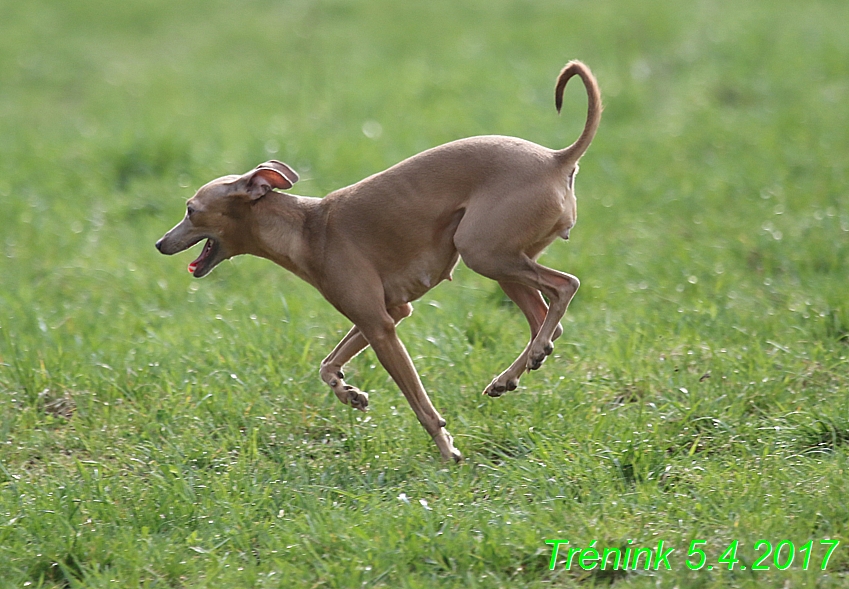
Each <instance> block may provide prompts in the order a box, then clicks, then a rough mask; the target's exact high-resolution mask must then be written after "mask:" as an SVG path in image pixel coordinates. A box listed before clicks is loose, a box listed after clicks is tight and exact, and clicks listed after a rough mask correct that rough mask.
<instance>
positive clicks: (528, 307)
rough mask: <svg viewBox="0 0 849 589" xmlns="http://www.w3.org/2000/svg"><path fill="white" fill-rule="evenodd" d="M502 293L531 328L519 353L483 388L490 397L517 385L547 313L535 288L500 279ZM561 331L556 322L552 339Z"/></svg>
mask: <svg viewBox="0 0 849 589" xmlns="http://www.w3.org/2000/svg"><path fill="white" fill-rule="evenodd" d="M498 284H499V285H500V286H501V289H502V290H503V291H504V293H505V294H506V295H507V296H508V297H510V299H511V300H512V301H513V302H514V303H516V306H518V307H519V309H521V311H522V313H524V315H525V318H526V319H527V320H528V325H529V326H530V328H531V339H530V341H529V342H528V345H527V346H525V349H524V351H523V352H522V353H521V354H519V357H518V358H516V360H515V361H514V362H513V364H511V365H510V367H509V368H507V370H505V371H504V372H502V373H501V374H499V375H498V376H497V377H495V379H493V381H492V382H491V383H490V384H489V386H487V387H486V389H484V392H483V394H485V395H489V396H490V397H500V396H501V395H502V394H503V393H504V392H505V391H512V390H514V389H515V388H516V387H517V386H518V385H519V379H520V378H521V376H522V374H524V372H525V371H526V370H527V365H528V351H529V350H530V349H531V343H532V342H533V341H534V338H535V337H536V335H537V334H538V333H539V330H540V328H541V327H542V324H543V322H544V321H545V316H546V314H547V313H548V305H547V304H546V303H545V300H543V298H542V295H541V294H540V292H539V291H538V290H536V289H535V288H531V287H529V286H525V285H524V284H519V283H518V282H506V281H502V282H499V283H498ZM562 333H563V328H562V327H561V326H560V325H559V324H558V325H557V327H556V328H555V330H554V337H553V339H557V338H558V337H560V335H561V334H562Z"/></svg>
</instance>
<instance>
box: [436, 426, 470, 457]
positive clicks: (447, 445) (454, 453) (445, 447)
mask: <svg viewBox="0 0 849 589" xmlns="http://www.w3.org/2000/svg"><path fill="white" fill-rule="evenodd" d="M433 441H434V442H436V446H437V447H438V448H439V453H440V454H441V455H442V459H443V460H445V461H446V462H447V461H453V462H454V463H459V462H461V461H462V460H463V455H462V454H461V453H460V451H459V450H458V449H457V448H455V447H454V438H453V437H452V436H451V434H449V433H448V431H447V430H446V429H445V428H444V427H443V428H440V429H439V432H438V433H437V434H436V435H435V436H433Z"/></svg>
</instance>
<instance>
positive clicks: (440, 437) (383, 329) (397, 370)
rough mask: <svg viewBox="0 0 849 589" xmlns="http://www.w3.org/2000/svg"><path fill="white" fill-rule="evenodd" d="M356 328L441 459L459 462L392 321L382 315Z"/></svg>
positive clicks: (455, 451) (440, 418)
mask: <svg viewBox="0 0 849 589" xmlns="http://www.w3.org/2000/svg"><path fill="white" fill-rule="evenodd" d="M358 326H359V328H360V331H361V332H362V334H363V335H364V336H365V338H366V340H367V341H368V342H369V344H371V347H372V349H373V350H374V352H375V354H376V355H377V359H378V360H380V363H381V364H382V365H383V367H384V368H385V369H386V371H387V372H388V373H389V375H390V376H391V377H392V379H393V380H394V381H395V383H396V384H397V385H398V388H400V389H401V392H402V393H404V396H405V397H406V398H407V402H409V403H410V406H411V407H412V408H413V411H415V413H416V417H418V419H419V422H420V423H421V424H422V425H423V426H424V428H425V430H426V431H427V433H429V434H430V436H431V437H432V438H433V441H434V442H436V445H437V447H438V448H439V452H440V454H442V458H443V459H445V460H453V461H455V462H459V461H460V460H462V458H463V456H462V455H461V454H460V452H459V450H457V449H456V448H455V447H454V439H453V438H452V437H451V434H449V433H448V431H447V430H446V429H445V419H443V418H442V416H441V415H440V414H439V412H438V411H437V410H436V408H435V407H434V406H433V403H431V401H430V398H429V397H428V396H427V393H426V392H425V389H424V386H423V385H422V382H421V380H420V379H419V375H418V374H417V373H416V368H415V366H413V361H412V359H411V358H410V355H409V354H408V353H407V349H406V348H405V347H404V344H403V343H401V340H400V339H398V336H397V334H396V332H395V321H393V319H392V317H390V316H389V314H388V313H386V312H384V314H383V315H382V316H381V317H379V318H375V320H373V321H366V322H360V323H358Z"/></svg>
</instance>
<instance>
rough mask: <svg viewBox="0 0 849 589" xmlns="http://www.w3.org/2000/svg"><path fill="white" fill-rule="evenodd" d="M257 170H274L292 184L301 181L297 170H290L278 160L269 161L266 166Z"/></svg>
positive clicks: (259, 166) (260, 166)
mask: <svg viewBox="0 0 849 589" xmlns="http://www.w3.org/2000/svg"><path fill="white" fill-rule="evenodd" d="M257 168H271V169H272V170H277V171H278V172H280V173H281V174H283V176H285V177H286V179H287V180H289V182H291V183H292V184H294V183H295V182H297V181H298V180H299V177H298V173H297V172H296V171H295V170H293V169H292V168H290V167H289V165H288V164H284V163H283V162H279V161H277V160H268V161H267V162H265V163H264V164H260V165H258V166H257Z"/></svg>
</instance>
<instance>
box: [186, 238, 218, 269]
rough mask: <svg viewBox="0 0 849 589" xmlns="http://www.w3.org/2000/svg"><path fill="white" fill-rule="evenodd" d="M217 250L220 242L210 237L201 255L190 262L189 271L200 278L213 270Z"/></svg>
mask: <svg viewBox="0 0 849 589" xmlns="http://www.w3.org/2000/svg"><path fill="white" fill-rule="evenodd" d="M217 250H218V244H217V243H216V242H215V241H214V240H213V239H212V238H208V239H207V240H206V243H205V244H204V245H203V250H202V251H201V252H200V255H199V256H198V257H197V259H195V260H194V261H193V262H192V263H190V264H189V272H191V273H192V274H193V275H194V276H195V278H200V277H201V276H204V275H205V274H206V273H207V272H209V271H210V270H212V267H213V266H214V265H215V263H214V259H215V253H216V252H217Z"/></svg>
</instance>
